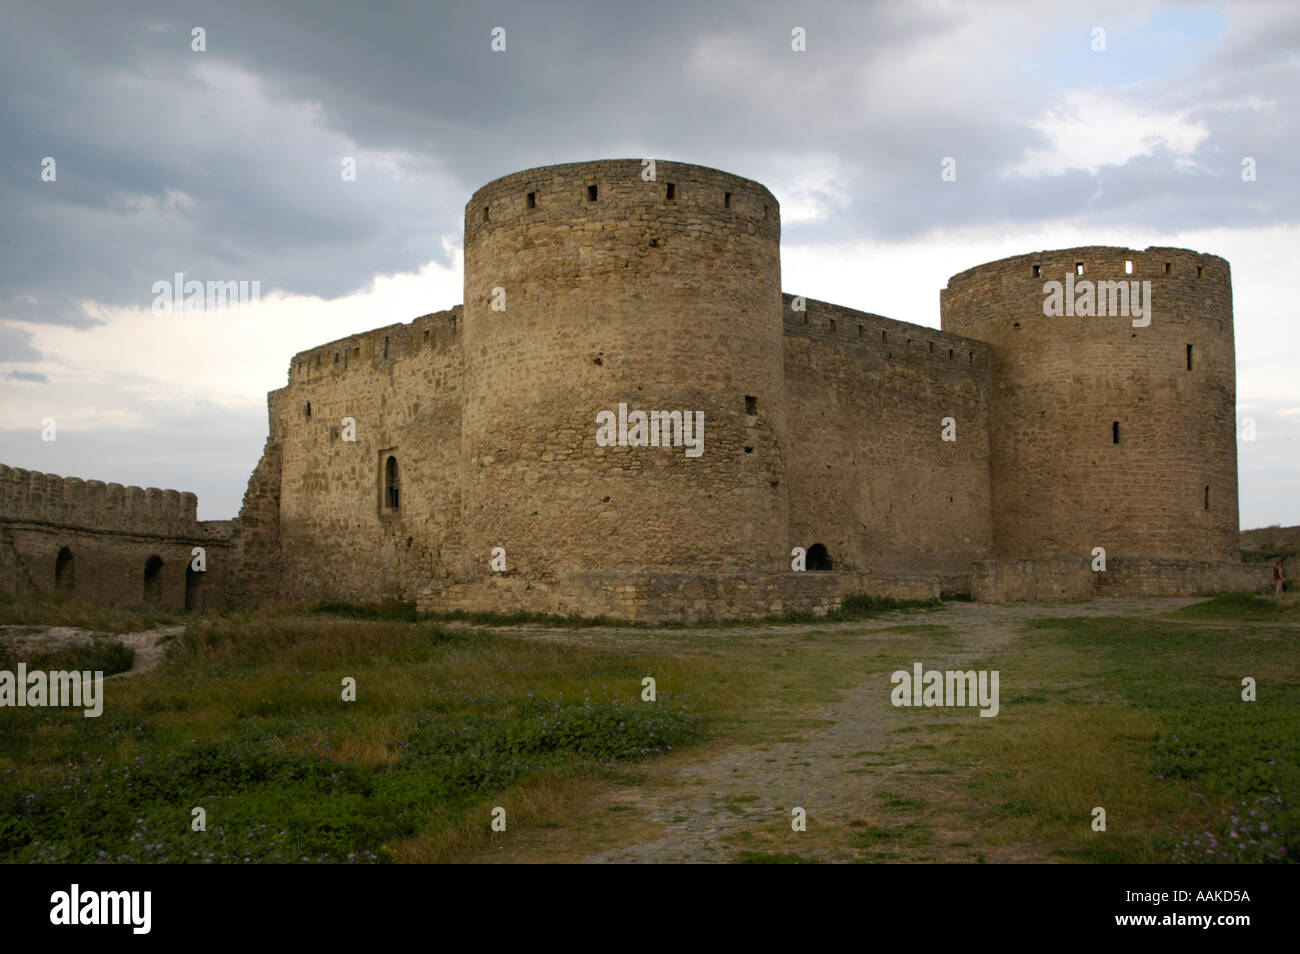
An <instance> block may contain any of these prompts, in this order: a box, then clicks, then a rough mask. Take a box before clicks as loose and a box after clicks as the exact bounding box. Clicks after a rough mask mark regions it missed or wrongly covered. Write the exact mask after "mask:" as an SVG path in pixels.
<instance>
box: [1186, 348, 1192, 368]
mask: <svg viewBox="0 0 1300 954" xmlns="http://www.w3.org/2000/svg"><path fill="white" fill-rule="evenodd" d="M1187 370H1188V371H1190V370H1192V346H1191V345H1188V346H1187Z"/></svg>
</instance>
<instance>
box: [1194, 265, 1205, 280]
mask: <svg viewBox="0 0 1300 954" xmlns="http://www.w3.org/2000/svg"><path fill="white" fill-rule="evenodd" d="M1204 273H1205V269H1204V268H1203V267H1202V266H1200V265H1197V266H1196V277H1197V278H1200V277H1201V275H1203V274H1204Z"/></svg>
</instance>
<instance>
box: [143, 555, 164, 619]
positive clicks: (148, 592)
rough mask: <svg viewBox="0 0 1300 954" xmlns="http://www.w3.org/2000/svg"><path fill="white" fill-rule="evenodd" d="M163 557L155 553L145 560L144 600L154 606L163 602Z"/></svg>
mask: <svg viewBox="0 0 1300 954" xmlns="http://www.w3.org/2000/svg"><path fill="white" fill-rule="evenodd" d="M162 568H163V561H162V557H160V556H158V554H156V553H155V554H154V555H153V556H151V557H150V558H149V559H147V560H145V561H144V601H145V602H146V603H148V604H150V605H152V606H157V605H159V604H161V603H162Z"/></svg>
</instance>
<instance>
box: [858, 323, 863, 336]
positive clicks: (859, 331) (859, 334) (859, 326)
mask: <svg viewBox="0 0 1300 954" xmlns="http://www.w3.org/2000/svg"><path fill="white" fill-rule="evenodd" d="M858 337H859V338H861V337H862V326H861V325H858Z"/></svg>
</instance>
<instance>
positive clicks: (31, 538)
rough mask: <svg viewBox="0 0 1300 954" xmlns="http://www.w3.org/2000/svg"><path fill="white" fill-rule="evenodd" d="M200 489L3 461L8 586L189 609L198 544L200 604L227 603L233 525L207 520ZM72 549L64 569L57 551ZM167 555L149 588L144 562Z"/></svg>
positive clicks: (0, 565) (196, 603) (0, 576)
mask: <svg viewBox="0 0 1300 954" xmlns="http://www.w3.org/2000/svg"><path fill="white" fill-rule="evenodd" d="M197 510H198V498H197V497H195V495H194V494H192V493H182V492H180V491H176V490H161V489H159V488H157V487H150V488H147V489H146V488H142V487H124V486H122V485H121V484H114V483H108V484H106V483H104V482H102V481H98V480H81V479H80V478H77V477H60V476H58V475H56V474H45V473H40V472H37V471H30V470H23V469H22V468H17V467H6V466H4V465H0V591H3V592H7V593H16V592H21V591H25V590H34V591H36V592H38V593H51V592H55V591H61V592H64V593H66V594H67V595H69V596H72V597H76V598H79V599H85V600H89V601H93V602H98V603H106V604H113V605H135V604H140V603H155V604H156V605H160V606H162V607H165V608H168V609H183V608H185V606H186V603H187V575H186V570H187V568H188V567H189V565H190V561H191V559H192V557H191V553H192V550H193V548H194V547H196V546H200V547H203V548H205V550H206V551H207V552H206V562H207V567H208V569H207V572H205V573H204V574H202V575H201V576H198V577H195V578H193V579H192V580H191V581H189V583H188V587H189V602H190V603H191V605H192V606H193V608H195V609H202V608H209V607H211V608H216V607H218V606H220V605H223V603H224V595H223V585H222V584H223V581H224V578H225V576H226V575H227V574H228V572H229V569H230V560H229V544H228V529H227V528H223V527H221V526H218V525H209V524H206V523H200V522H199V520H198V519H197ZM65 549H66V550H67V552H68V554H70V555H71V560H70V561H65V562H64V564H63V571H62V573H59V566H60V563H59V555H60V553H61V552H62V551H64V550H65ZM151 557H157V558H159V559H160V560H161V566H160V567H159V568H158V570H157V573H156V575H155V577H154V579H155V580H156V582H155V583H154V584H153V585H152V586H150V587H149V589H148V590H147V591H146V587H145V566H146V563H147V561H149V559H150V558H151Z"/></svg>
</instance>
